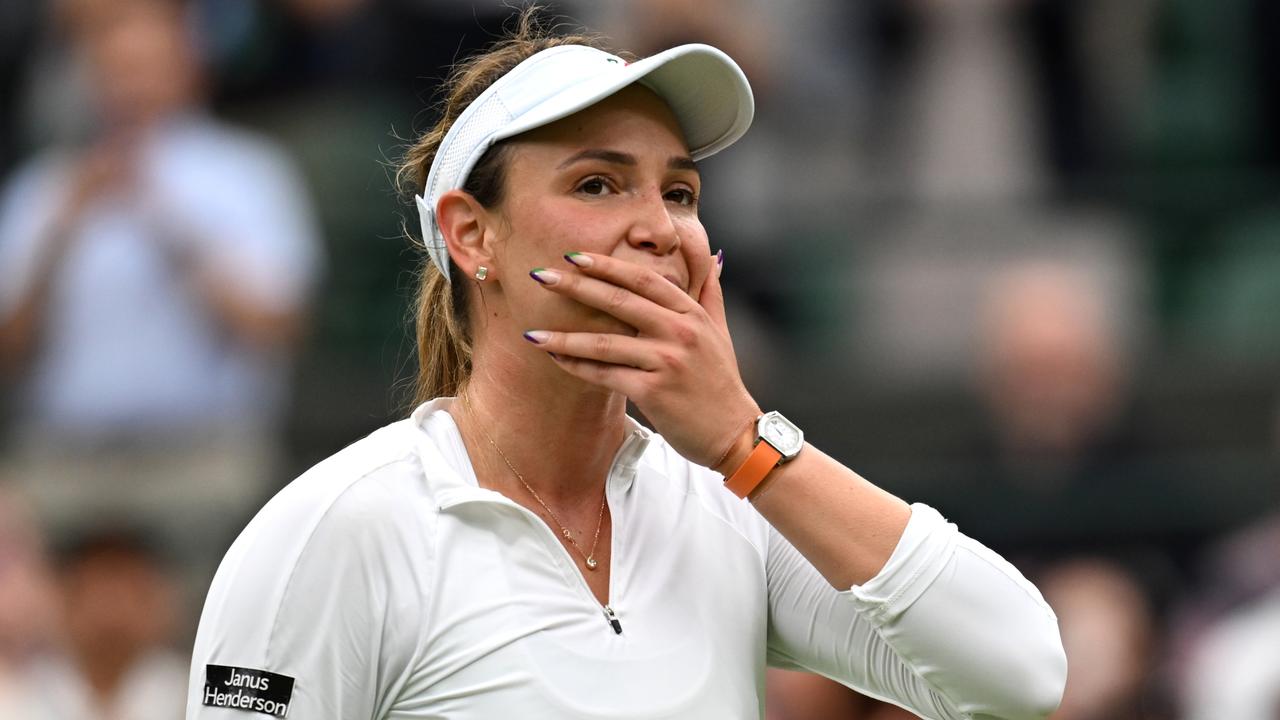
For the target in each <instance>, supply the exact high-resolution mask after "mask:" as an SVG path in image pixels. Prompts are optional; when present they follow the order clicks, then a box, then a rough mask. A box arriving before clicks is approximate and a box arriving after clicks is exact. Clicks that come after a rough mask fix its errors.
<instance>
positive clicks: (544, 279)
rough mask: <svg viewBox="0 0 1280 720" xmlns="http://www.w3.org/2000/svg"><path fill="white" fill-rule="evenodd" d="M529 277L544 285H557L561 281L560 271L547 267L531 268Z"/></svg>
mask: <svg viewBox="0 0 1280 720" xmlns="http://www.w3.org/2000/svg"><path fill="white" fill-rule="evenodd" d="M529 277H531V278H533V279H534V280H537V281H538V282H540V283H542V284H543V285H555V284H556V283H558V282H560V273H558V272H556V271H555V270H548V269H546V268H534V269H532V270H530V271H529Z"/></svg>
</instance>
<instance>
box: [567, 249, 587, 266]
mask: <svg viewBox="0 0 1280 720" xmlns="http://www.w3.org/2000/svg"><path fill="white" fill-rule="evenodd" d="M564 259H565V260H568V261H569V262H570V263H572V264H574V265H577V266H578V267H581V268H585V267H591V263H592V262H594V261H593V260H592V259H591V256H590V255H583V254H582V253H580V252H571V253H566V254H565V256H564Z"/></svg>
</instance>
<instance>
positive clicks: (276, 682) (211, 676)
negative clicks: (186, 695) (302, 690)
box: [204, 665, 293, 718]
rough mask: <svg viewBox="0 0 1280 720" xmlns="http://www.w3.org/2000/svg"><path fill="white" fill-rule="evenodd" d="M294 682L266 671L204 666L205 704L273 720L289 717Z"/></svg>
mask: <svg viewBox="0 0 1280 720" xmlns="http://www.w3.org/2000/svg"><path fill="white" fill-rule="evenodd" d="M292 697H293V678H291V677H289V676H288V675H279V674H277V673H273V672H267V671H266V670H254V669H253V668H242V667H231V666H230V665H205V670H204V704H205V705H208V706H209V707H224V708H234V709H236V710H249V711H251V712H260V713H263V714H266V715H272V716H274V717H281V718H282V717H284V716H285V715H288V714H289V700H290V699H291V698H292Z"/></svg>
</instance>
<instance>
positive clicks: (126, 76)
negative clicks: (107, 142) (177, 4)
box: [85, 1, 196, 126]
mask: <svg viewBox="0 0 1280 720" xmlns="http://www.w3.org/2000/svg"><path fill="white" fill-rule="evenodd" d="M85 41H86V47H85V49H86V51H87V53H86V54H87V57H88V59H89V68H90V71H91V72H92V74H93V81H94V82H93V85H94V87H95V88H96V91H97V93H98V102H99V109H100V111H101V112H102V114H103V116H104V119H105V120H106V122H107V123H108V124H110V125H115V126H137V125H145V124H146V123H148V122H150V121H153V120H155V119H158V118H162V117H164V116H165V115H167V114H169V113H171V112H173V111H175V110H177V109H179V108H181V107H182V106H183V105H185V104H187V102H188V101H189V100H190V99H191V98H192V96H193V95H194V93H195V76H196V72H195V65H194V60H193V55H192V50H191V47H190V42H189V40H188V38H187V35H186V28H185V26H184V25H183V18H182V16H181V14H180V13H179V12H178V11H177V10H176V9H175V8H173V7H170V6H168V5H167V4H166V3H162V2H138V1H135V2H132V3H126V4H124V5H122V6H121V8H120V10H119V11H118V12H117V13H116V14H115V15H114V16H112V17H111V18H110V21H109V22H104V23H102V24H101V25H100V26H96V27H94V28H93V29H91V30H88V31H86V38H85Z"/></svg>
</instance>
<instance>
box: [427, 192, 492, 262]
mask: <svg viewBox="0 0 1280 720" xmlns="http://www.w3.org/2000/svg"><path fill="white" fill-rule="evenodd" d="M493 223H494V217H493V215H492V214H490V213H489V211H488V210H486V209H485V207H484V206H483V205H481V204H480V203H479V202H478V201H477V200H476V199H475V198H474V197H472V196H471V194H470V193H467V192H465V191H463V190H450V191H448V192H446V193H444V194H443V195H441V196H440V202H438V203H436V224H437V225H439V227H440V233H441V234H442V235H444V242H445V246H446V247H448V249H449V258H450V259H451V260H452V261H453V263H454V264H455V265H457V266H458V269H459V270H461V271H462V273H463V275H465V276H467V277H471V276H473V275H475V272H476V268H478V267H480V266H481V265H484V266H486V267H488V268H489V277H493V275H494V272H495V268H494V266H493V252H492V247H491V243H490V242H488V240H489V239H491V237H492V235H493V227H492V226H493Z"/></svg>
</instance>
